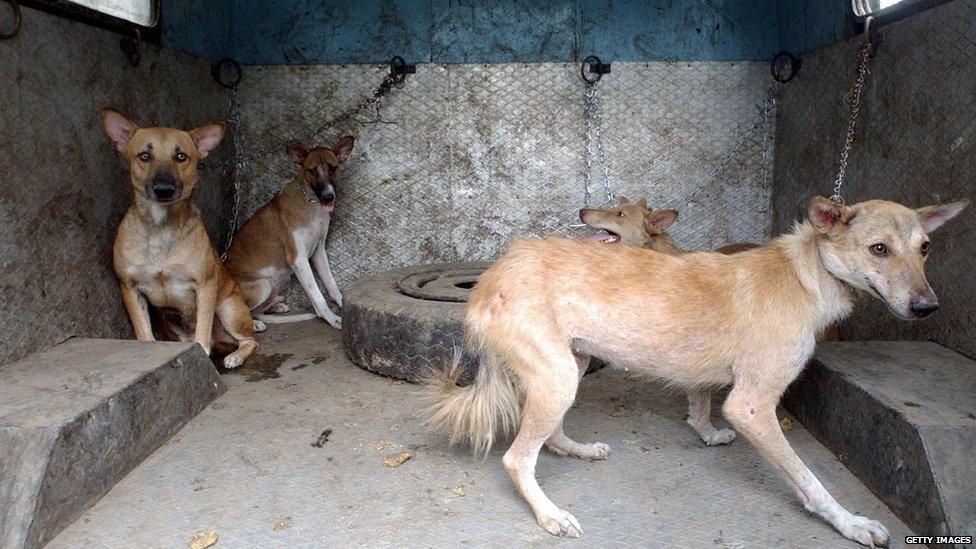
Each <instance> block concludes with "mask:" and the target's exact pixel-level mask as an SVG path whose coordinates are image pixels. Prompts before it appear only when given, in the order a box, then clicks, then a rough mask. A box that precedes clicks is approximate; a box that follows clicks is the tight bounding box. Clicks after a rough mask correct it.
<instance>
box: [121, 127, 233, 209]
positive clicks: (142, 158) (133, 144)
mask: <svg viewBox="0 0 976 549" xmlns="http://www.w3.org/2000/svg"><path fill="white" fill-rule="evenodd" d="M102 123H103V125H104V126H105V132H106V133H108V135H109V137H111V138H112V141H113V142H114V143H115V147H116V148H117V149H118V150H119V152H120V153H122V155H123V156H124V157H125V159H126V161H127V162H128V163H129V173H130V175H131V180H132V186H133V190H134V192H135V195H136V197H138V198H142V199H146V200H150V201H153V202H159V203H162V204H173V203H176V202H179V201H181V200H186V199H188V198H190V196H191V195H192V194H193V187H194V186H195V185H196V183H197V162H199V161H200V160H201V159H203V158H206V156H207V155H208V154H210V151H212V150H213V148H214V147H216V146H217V144H218V143H220V140H221V139H222V138H223V137H224V125H223V124H222V123H220V122H213V123H210V124H206V125H204V126H200V127H199V128H197V129H195V130H192V131H188V132H187V131H183V130H178V129H176V128H140V127H139V126H137V125H136V124H135V123H134V122H132V121H131V120H129V119H128V118H126V117H125V116H123V115H122V114H120V113H119V112H118V111H116V110H114V109H109V108H104V109H102Z"/></svg>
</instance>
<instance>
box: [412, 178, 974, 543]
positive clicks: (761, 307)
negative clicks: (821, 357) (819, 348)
mask: <svg viewBox="0 0 976 549" xmlns="http://www.w3.org/2000/svg"><path fill="white" fill-rule="evenodd" d="M967 202H968V201H965V200H963V201H958V202H952V203H948V204H942V205H937V206H928V207H925V208H919V209H910V208H907V207H905V206H902V205H900V204H897V203H894V202H887V201H882V200H872V201H869V202H862V203H860V204H855V205H853V206H844V205H841V204H837V203H835V202H832V201H830V200H828V199H826V198H821V197H817V198H815V199H814V200H813V201H812V202H811V203H810V207H809V218H808V220H807V221H805V222H803V223H798V224H797V226H796V227H795V229H794V231H793V232H792V233H790V234H786V235H784V236H781V237H779V238H777V239H776V240H774V241H773V242H772V243H770V244H768V245H765V246H762V247H760V248H757V249H753V250H748V251H744V252H741V253H738V254H733V255H722V254H717V253H687V254H681V255H676V256H672V255H666V254H661V253H658V252H654V251H650V250H642V249H639V248H635V247H626V246H625V247H620V248H617V249H614V248H612V247H608V246H603V245H599V244H594V243H588V242H583V241H578V240H575V241H574V240H566V239H546V240H521V241H518V242H516V243H515V244H513V245H512V247H511V248H510V250H509V251H508V252H507V253H506V254H505V256H504V257H502V259H501V260H499V261H498V262H497V263H495V264H494V265H493V266H492V267H491V268H489V269H488V270H487V271H486V272H485V273H484V274H483V275H482V276H481V278H480V279H479V280H478V284H477V285H476V286H475V287H474V290H473V291H472V292H471V296H470V299H469V303H468V308H467V312H466V315H465V332H466V337H467V346H468V349H469V351H470V352H471V353H472V354H473V355H475V356H479V357H480V359H481V362H480V364H481V367H480V368H479V370H478V374H477V376H476V378H475V381H474V383H473V384H472V385H470V386H468V387H458V386H456V385H455V381H456V380H457V378H458V375H459V369H458V368H457V366H456V365H455V366H454V367H452V368H451V369H450V370H449V371H447V372H443V373H442V374H441V375H440V376H439V378H438V379H435V380H431V383H432V384H433V387H432V388H431V391H432V394H431V397H432V400H433V404H434V406H433V410H432V412H433V413H432V416H431V424H432V425H433V426H435V427H436V426H446V427H448V428H449V429H450V430H451V433H452V440H455V441H456V440H466V441H468V442H469V443H470V444H471V445H472V446H473V447H474V448H475V449H476V450H487V448H489V447H490V446H491V444H492V442H493V441H494V438H495V436H496V432H502V433H504V432H506V431H509V430H511V429H513V428H515V427H516V426H517V431H518V434H517V435H516V437H515V440H514V441H513V442H512V446H511V447H510V448H509V449H508V451H507V452H506V453H505V456H504V457H503V459H502V462H503V464H504V466H505V468H506V469H507V470H508V472H509V474H510V475H511V476H512V479H513V480H514V481H515V485H516V487H517V488H518V490H519V492H520V493H521V494H522V496H523V497H524V498H525V500H526V501H527V502H528V503H529V505H530V506H531V507H532V510H533V512H534V513H535V516H536V519H537V520H538V522H539V524H540V525H541V526H542V527H543V528H545V529H546V530H547V531H549V532H550V533H553V534H556V535H561V536H570V537H576V536H579V535H580V534H582V531H583V530H582V528H581V527H580V525H579V522H577V520H576V518H575V517H573V515H571V514H570V513H568V512H566V511H563V510H562V509H560V508H559V507H557V506H556V504H555V503H553V502H552V501H551V500H550V499H549V498H548V497H546V495H545V494H544V493H543V491H542V489H541V488H540V487H539V484H538V482H537V481H536V478H535V465H536V461H537V459H538V455H539V450H540V449H541V447H542V446H543V445H544V444H545V445H548V446H549V447H550V448H553V449H555V450H556V451H557V452H558V453H560V454H568V455H572V456H577V457H580V458H583V459H605V458H606V457H607V456H608V455H609V453H610V449H609V447H608V446H607V445H606V444H603V443H599V442H598V443H592V444H583V443H579V442H576V441H574V440H572V439H571V438H569V437H568V436H567V435H566V434H565V433H564V432H563V417H564V416H565V414H566V411H567V410H568V409H569V407H570V406H571V405H572V403H573V401H574V399H575V398H576V390H577V386H578V383H579V379H580V377H581V376H582V373H583V372H584V371H585V369H586V366H587V362H586V361H583V360H580V359H578V358H577V357H576V356H574V352H573V351H574V350H578V351H579V352H581V353H582V354H585V355H591V356H596V357H599V358H601V359H603V360H604V361H606V362H608V363H610V364H613V365H615V366H618V367H623V368H630V369H633V370H636V371H643V372H644V373H646V374H647V375H649V376H653V377H655V378H658V379H662V380H664V381H666V382H668V383H670V384H673V385H674V386H679V387H683V388H686V389H694V388H703V387H716V386H721V385H731V386H732V389H731V391H730V392H729V395H728V398H727V399H726V401H725V404H724V405H723V412H724V414H725V417H726V418H727V419H728V420H729V422H730V423H731V424H732V426H733V427H735V429H736V430H737V431H738V432H740V433H742V434H743V435H744V436H745V437H746V438H747V439H749V440H750V441H751V442H752V443H753V444H754V445H755V446H756V448H757V449H758V450H759V452H760V453H761V454H763V455H764V456H766V458H768V459H769V460H770V461H771V462H772V463H773V464H775V466H776V468H777V469H779V470H780V471H782V473H783V474H784V475H785V476H786V480H787V482H788V483H789V485H790V486H792V487H793V488H794V490H795V491H796V493H797V495H798V496H799V497H800V500H801V501H802V502H803V505H804V506H805V507H806V508H807V509H808V510H809V511H811V512H814V513H816V514H818V515H819V516H821V517H822V518H823V519H824V520H826V521H827V522H829V523H830V524H832V525H833V526H834V527H835V528H836V529H837V530H838V531H839V532H840V533H841V534H842V535H844V536H845V537H847V538H848V539H852V540H854V541H857V542H859V543H862V544H865V545H887V544H888V542H889V540H890V535H889V533H888V530H887V529H886V528H885V527H884V526H883V525H882V524H880V523H879V522H877V521H874V520H871V519H868V518H866V517H862V516H857V515H854V514H852V513H851V512H849V511H848V510H847V509H845V508H844V507H842V506H841V505H840V504H839V503H837V501H836V500H834V498H833V497H831V496H830V494H829V493H828V492H827V490H826V489H824V487H823V485H822V484H821V483H820V481H818V480H817V478H816V477H815V476H814V475H813V473H812V472H811V471H810V470H809V469H808V468H807V466H806V465H805V464H804V463H803V462H802V461H801V460H800V458H799V456H797V455H796V452H794V451H793V448H792V447H790V444H789V442H788V441H787V440H786V437H785V436H783V431H782V429H781V428H780V425H779V422H778V420H777V417H776V405H777V404H778V403H779V400H780V397H781V396H782V394H783V392H784V390H785V389H786V387H787V386H788V385H789V384H790V383H791V382H792V381H793V380H794V379H795V378H796V376H797V375H799V373H800V372H801V371H802V370H803V367H804V366H805V365H806V363H807V361H808V360H809V358H810V356H811V355H812V354H813V349H814V345H815V336H816V334H817V333H819V332H820V331H821V330H823V328H825V327H826V326H828V325H829V324H832V323H834V322H837V321H839V320H840V319H842V318H844V317H846V316H848V315H849V314H850V312H851V310H852V309H853V307H854V304H855V301H856V299H857V297H858V295H859V294H861V293H867V294H870V295H872V296H874V297H876V298H878V299H880V300H882V301H884V302H885V303H886V304H887V305H888V308H889V309H890V310H891V311H892V312H893V313H894V314H896V315H897V316H898V317H900V318H903V319H916V318H922V317H924V316H927V315H929V314H930V313H932V312H933V311H935V310H936V309H937V308H938V301H937V299H936V297H935V294H934V293H933V292H932V288H931V287H930V286H929V284H928V282H927V281H926V279H925V271H924V266H925V259H926V255H927V253H928V249H929V238H928V233H931V232H932V231H934V230H935V229H937V228H938V227H939V226H941V225H942V224H943V223H945V222H946V221H947V220H948V219H950V218H952V217H953V216H955V215H956V214H958V213H959V212H960V211H961V210H962V209H963V208H964V207H965V206H966V204H967Z"/></svg>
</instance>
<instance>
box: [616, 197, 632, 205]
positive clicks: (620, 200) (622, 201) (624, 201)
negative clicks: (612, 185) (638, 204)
mask: <svg viewBox="0 0 976 549" xmlns="http://www.w3.org/2000/svg"><path fill="white" fill-rule="evenodd" d="M617 201H618V202H617V205H623V204H630V200H628V199H627V197H626V196H621V197H619V198H617Z"/></svg>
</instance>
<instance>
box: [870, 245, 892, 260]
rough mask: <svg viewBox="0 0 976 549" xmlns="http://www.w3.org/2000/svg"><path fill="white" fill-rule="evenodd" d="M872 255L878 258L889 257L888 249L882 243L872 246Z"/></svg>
mask: <svg viewBox="0 0 976 549" xmlns="http://www.w3.org/2000/svg"><path fill="white" fill-rule="evenodd" d="M871 253H872V254H874V255H876V256H878V257H885V256H886V255H888V247H887V246H885V245H884V244H881V243H878V244H873V245H871Z"/></svg>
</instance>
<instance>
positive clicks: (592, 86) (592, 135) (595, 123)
mask: <svg viewBox="0 0 976 549" xmlns="http://www.w3.org/2000/svg"><path fill="white" fill-rule="evenodd" d="M596 90H597V85H596V82H587V83H586V89H585V91H584V92H583V117H584V119H585V120H586V186H585V188H584V189H583V204H584V205H585V206H587V207H589V205H590V195H592V194H593V145H594V143H595V144H596V153H597V155H598V156H599V162H600V166H601V168H602V172H603V174H602V175H603V192H604V193H605V194H606V195H607V202H609V203H611V204H612V203H613V201H614V195H613V186H612V184H611V182H610V163H609V162H608V161H607V154H606V149H605V148H604V146H603V132H602V130H601V126H602V125H603V109H602V108H601V107H600V102H599V100H598V98H597V94H596Z"/></svg>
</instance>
